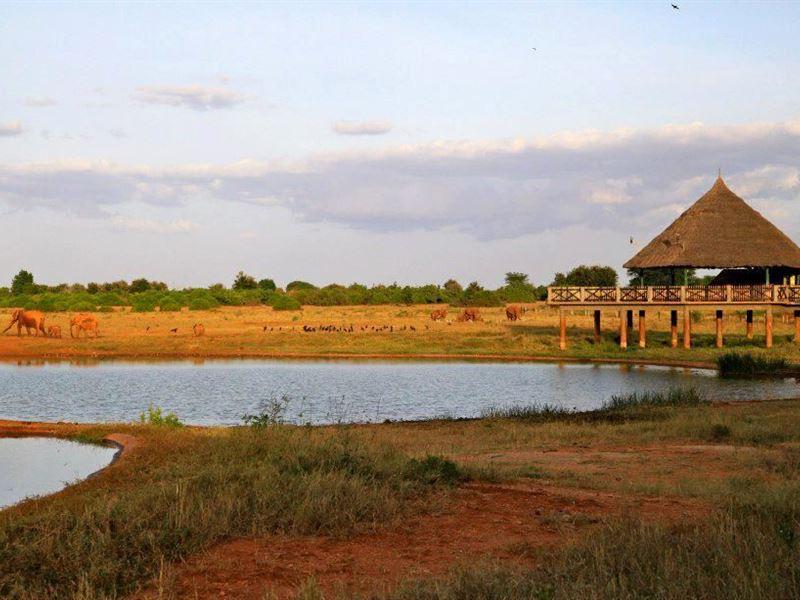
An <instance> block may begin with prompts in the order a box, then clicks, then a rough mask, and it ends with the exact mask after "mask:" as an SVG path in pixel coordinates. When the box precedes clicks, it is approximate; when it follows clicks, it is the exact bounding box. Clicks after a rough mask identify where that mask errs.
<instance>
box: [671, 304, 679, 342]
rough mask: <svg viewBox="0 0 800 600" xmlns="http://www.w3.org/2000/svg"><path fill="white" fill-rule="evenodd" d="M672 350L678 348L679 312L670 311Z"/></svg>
mask: <svg viewBox="0 0 800 600" xmlns="http://www.w3.org/2000/svg"><path fill="white" fill-rule="evenodd" d="M669 329H670V342H669V346H670V348H677V347H678V311H677V310H671V311H669Z"/></svg>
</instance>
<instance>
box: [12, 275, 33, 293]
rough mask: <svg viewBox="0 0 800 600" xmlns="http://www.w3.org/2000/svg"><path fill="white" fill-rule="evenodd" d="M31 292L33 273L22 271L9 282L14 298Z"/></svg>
mask: <svg viewBox="0 0 800 600" xmlns="http://www.w3.org/2000/svg"><path fill="white" fill-rule="evenodd" d="M31 292H33V273H31V272H30V271H26V270H25V269H22V270H21V271H20V272H19V273H17V274H16V275H14V279H12V280H11V293H12V294H14V295H15V296H19V295H20V294H30V293H31Z"/></svg>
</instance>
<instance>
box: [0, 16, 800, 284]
mask: <svg viewBox="0 0 800 600" xmlns="http://www.w3.org/2000/svg"><path fill="white" fill-rule="evenodd" d="M679 4H680V10H674V9H672V8H671V7H670V2H650V3H639V4H636V3H624V2H622V3H621V2H614V3H608V4H603V3H592V4H583V3H577V2H573V3H552V4H549V3H523V2H517V3H513V4H502V3H497V2H493V3H491V4H490V3H485V4H482V3H476V2H473V3H446V2H441V3H380V4H378V3H365V4H361V3H341V4H336V3H286V4H280V3H270V4H255V3H247V4H241V5H236V4H231V5H228V4H226V5H221V4H210V3H208V4H177V3H171V4H161V5H159V4H152V3H136V4H133V3H131V4H125V3H114V4H101V3H86V4H66V3H53V4H46V3H37V4H35V5H32V4H30V3H26V4H22V3H20V4H14V3H8V2H7V3H3V4H1V5H0V82H2V85H0V218H1V219H2V221H0V285H3V284H5V283H6V281H10V279H11V276H12V275H13V273H15V272H16V271H17V270H18V269H20V268H27V269H29V270H32V271H33V272H34V274H35V275H36V277H37V280H39V281H42V282H47V283H58V282H61V281H90V280H112V279H119V278H126V279H130V278H133V277H137V276H145V277H148V278H154V279H161V280H165V281H167V282H169V283H170V284H173V285H178V286H184V285H208V284H211V283H215V282H218V281H219V282H225V283H230V281H231V280H232V276H233V274H234V273H235V272H236V271H238V270H239V269H244V270H245V271H248V272H250V273H252V274H253V275H256V276H259V277H267V276H269V277H273V278H275V279H276V281H278V283H279V284H285V283H287V282H288V281H290V280H292V279H305V280H309V281H312V282H314V283H317V284H326V283H330V282H340V283H345V284H346V283H351V282H353V281H360V282H364V283H367V284H370V283H379V282H386V283H391V282H393V281H398V282H401V283H425V282H438V283H441V282H442V281H444V280H445V279H447V278H448V277H456V278H457V279H460V280H462V281H463V282H468V281H471V280H473V279H478V280H479V281H481V282H482V283H484V284H485V285H487V286H492V287H494V286H496V285H499V284H500V283H501V281H502V278H503V274H504V273H505V272H506V271H509V270H516V271H524V272H526V273H530V274H531V277H532V279H534V280H535V281H536V282H537V283H547V282H548V281H549V280H550V279H551V278H552V275H553V273H554V272H555V271H559V270H565V269H568V268H569V267H571V266H574V265H576V264H579V263H607V264H611V265H613V266H615V267H616V268H618V270H620V272H621V271H622V269H621V264H622V263H623V262H624V261H625V260H626V259H627V258H629V257H630V255H632V254H633V252H634V251H635V249H636V248H635V247H632V246H631V245H630V244H629V237H630V236H634V239H635V243H636V246H638V247H640V246H641V244H643V243H646V242H647V241H648V240H649V239H650V238H651V237H652V236H653V235H655V234H656V233H658V232H659V231H661V230H662V229H663V228H664V227H665V226H666V225H667V224H668V223H669V222H670V221H671V220H672V219H674V218H675V217H676V216H677V215H678V214H680V212H681V211H682V210H683V209H685V208H686V207H687V206H688V205H689V204H690V203H691V202H692V201H693V200H695V199H696V198H697V197H699V196H700V195H701V194H702V193H703V192H704V191H705V190H706V189H707V188H709V187H710V186H711V185H712V183H713V181H714V178H715V177H716V173H717V169H718V168H721V169H722V172H723V176H724V177H725V178H726V180H727V182H728V184H729V185H730V186H731V187H732V188H733V189H734V191H736V192H737V193H739V195H741V196H743V197H744V198H745V199H746V200H748V201H749V202H750V203H751V204H752V205H754V206H755V207H756V208H757V209H758V210H760V211H761V212H762V213H763V214H765V215H766V216H767V217H768V218H770V219H772V220H774V221H775V222H776V224H777V225H778V226H779V227H781V228H782V229H784V231H786V233H788V234H789V235H790V237H793V238H794V239H795V240H796V241H800V36H798V35H797V31H799V30H800V4H798V3H776V4H767V3H753V4H748V3H732V4H717V3H711V2H679ZM533 48H536V50H533Z"/></svg>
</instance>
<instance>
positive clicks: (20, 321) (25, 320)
mask: <svg viewBox="0 0 800 600" xmlns="http://www.w3.org/2000/svg"><path fill="white" fill-rule="evenodd" d="M14 323H16V324H17V335H18V336H21V335H22V328H23V327H24V328H25V330H26V331H27V332H28V335H30V334H31V327H33V330H34V331H35V332H36V335H37V336H38V335H39V332H40V331H41V332H42V335H47V332H46V331H45V329H44V313H43V312H41V311H38V310H22V309H21V308H18V309H16V310H15V311H14V312H12V313H11V322H10V323H9V324H8V327H6V328H5V329H4V330H3V333H5V332H6V331H8V330H9V329H11V327H13V326H14Z"/></svg>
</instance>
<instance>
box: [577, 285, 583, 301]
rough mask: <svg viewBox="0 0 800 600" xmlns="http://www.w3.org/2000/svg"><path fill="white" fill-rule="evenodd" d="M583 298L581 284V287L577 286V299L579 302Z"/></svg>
mask: <svg viewBox="0 0 800 600" xmlns="http://www.w3.org/2000/svg"><path fill="white" fill-rule="evenodd" d="M583 299H584V296H583V286H581V287H579V288H578V300H579V301H580V302H583Z"/></svg>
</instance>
